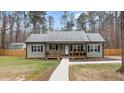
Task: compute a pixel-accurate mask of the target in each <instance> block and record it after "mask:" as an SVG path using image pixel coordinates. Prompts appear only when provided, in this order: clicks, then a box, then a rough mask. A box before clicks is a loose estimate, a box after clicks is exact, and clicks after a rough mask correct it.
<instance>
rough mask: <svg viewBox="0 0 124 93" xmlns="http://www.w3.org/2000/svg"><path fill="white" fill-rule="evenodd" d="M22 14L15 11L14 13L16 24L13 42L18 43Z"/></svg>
mask: <svg viewBox="0 0 124 93" xmlns="http://www.w3.org/2000/svg"><path fill="white" fill-rule="evenodd" d="M21 14H22V12H20V11H16V12H15V24H16V33H15V42H20V38H21V37H20V34H21V21H22V17H21Z"/></svg>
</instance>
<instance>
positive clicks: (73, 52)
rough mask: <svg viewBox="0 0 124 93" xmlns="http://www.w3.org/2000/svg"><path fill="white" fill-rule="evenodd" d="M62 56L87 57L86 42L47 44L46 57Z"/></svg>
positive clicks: (58, 57)
mask: <svg viewBox="0 0 124 93" xmlns="http://www.w3.org/2000/svg"><path fill="white" fill-rule="evenodd" d="M62 57H68V58H72V59H74V58H86V43H82V44H46V59H48V58H57V59H60V58H62Z"/></svg>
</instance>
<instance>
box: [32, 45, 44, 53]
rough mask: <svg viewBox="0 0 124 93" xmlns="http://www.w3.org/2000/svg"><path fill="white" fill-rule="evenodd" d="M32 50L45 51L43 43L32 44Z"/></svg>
mask: <svg viewBox="0 0 124 93" xmlns="http://www.w3.org/2000/svg"><path fill="white" fill-rule="evenodd" d="M31 51H32V52H43V46H42V45H41V46H40V45H32V47H31Z"/></svg>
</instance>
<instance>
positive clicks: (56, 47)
mask: <svg viewBox="0 0 124 93" xmlns="http://www.w3.org/2000/svg"><path fill="white" fill-rule="evenodd" d="M50 50H52V51H56V50H58V45H50Z"/></svg>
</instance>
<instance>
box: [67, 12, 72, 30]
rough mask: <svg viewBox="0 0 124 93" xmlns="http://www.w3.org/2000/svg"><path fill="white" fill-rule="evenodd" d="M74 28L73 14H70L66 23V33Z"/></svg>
mask: <svg viewBox="0 0 124 93" xmlns="http://www.w3.org/2000/svg"><path fill="white" fill-rule="evenodd" d="M73 27H74V14H73V13H70V14H69V15H68V21H67V23H66V31H72V30H73Z"/></svg>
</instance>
